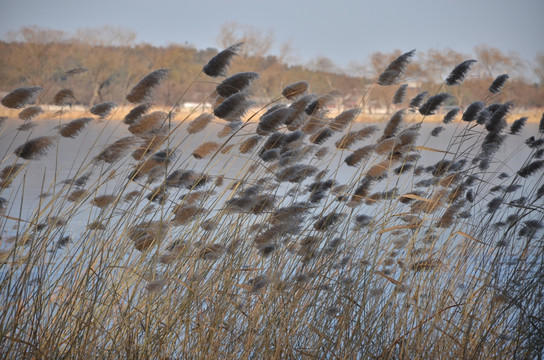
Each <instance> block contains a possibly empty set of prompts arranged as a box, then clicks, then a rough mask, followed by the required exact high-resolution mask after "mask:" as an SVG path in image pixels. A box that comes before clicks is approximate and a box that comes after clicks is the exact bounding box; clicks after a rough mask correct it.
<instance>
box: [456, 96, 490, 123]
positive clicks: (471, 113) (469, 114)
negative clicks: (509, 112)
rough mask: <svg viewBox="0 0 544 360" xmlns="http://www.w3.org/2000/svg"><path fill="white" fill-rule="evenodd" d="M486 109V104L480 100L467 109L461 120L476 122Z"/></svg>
mask: <svg viewBox="0 0 544 360" xmlns="http://www.w3.org/2000/svg"><path fill="white" fill-rule="evenodd" d="M484 108H485V104H484V103H483V101H479V100H478V101H474V102H473V103H471V104H470V105H469V106H468V107H467V109H466V110H465V112H464V113H463V117H462V118H461V119H462V120H463V121H466V122H471V121H474V120H476V117H477V116H478V113H479V112H480V111H482V110H483V109H484Z"/></svg>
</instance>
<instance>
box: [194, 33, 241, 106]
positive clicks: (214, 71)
mask: <svg viewBox="0 0 544 360" xmlns="http://www.w3.org/2000/svg"><path fill="white" fill-rule="evenodd" d="M243 44H244V43H243V42H239V43H237V44H234V45H231V46H229V47H228V48H226V49H225V50H223V51H221V52H220V53H219V54H217V55H215V56H214V57H213V58H211V59H210V61H208V63H207V64H206V65H204V67H203V68H202V70H203V71H204V73H205V74H206V75H208V76H211V77H218V76H227V67H229V66H230V61H231V59H232V58H233V57H234V56H235V55H237V54H238V52H239V51H240V48H241V47H242V45H243ZM216 116H217V115H216Z"/></svg>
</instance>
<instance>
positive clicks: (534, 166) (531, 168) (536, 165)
mask: <svg viewBox="0 0 544 360" xmlns="http://www.w3.org/2000/svg"><path fill="white" fill-rule="evenodd" d="M542 168H544V160H536V161H533V162H532V163H530V164H529V165H526V166H524V167H522V168H521V169H519V171H518V175H519V176H521V177H522V178H527V177H529V176H531V175H533V174H535V173H536V172H537V171H539V170H540V169H542Z"/></svg>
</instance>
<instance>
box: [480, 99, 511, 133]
mask: <svg viewBox="0 0 544 360" xmlns="http://www.w3.org/2000/svg"><path fill="white" fill-rule="evenodd" d="M513 106H514V104H513V103H512V102H506V103H504V104H500V105H499V106H498V107H497V108H496V109H495V111H493V113H492V114H491V116H490V117H489V119H488V121H486V123H485V128H486V130H487V131H489V132H494V133H498V132H500V131H501V130H503V129H504V128H505V127H506V126H507V124H506V120H505V117H506V115H508V113H509V112H510V109H511V108H512V107H513ZM482 111H483V110H482Z"/></svg>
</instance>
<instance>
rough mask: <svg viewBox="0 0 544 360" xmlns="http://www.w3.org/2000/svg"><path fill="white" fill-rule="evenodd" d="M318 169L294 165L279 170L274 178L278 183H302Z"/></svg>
mask: <svg viewBox="0 0 544 360" xmlns="http://www.w3.org/2000/svg"><path fill="white" fill-rule="evenodd" d="M317 171H318V168H316V167H315V166H311V165H303V164H295V165H291V166H288V167H286V168H283V169H281V170H280V171H278V173H277V174H276V178H277V179H278V181H279V182H284V181H288V182H292V183H296V182H302V181H304V180H305V179H306V178H307V177H310V176H313V175H315V174H316V173H317Z"/></svg>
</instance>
